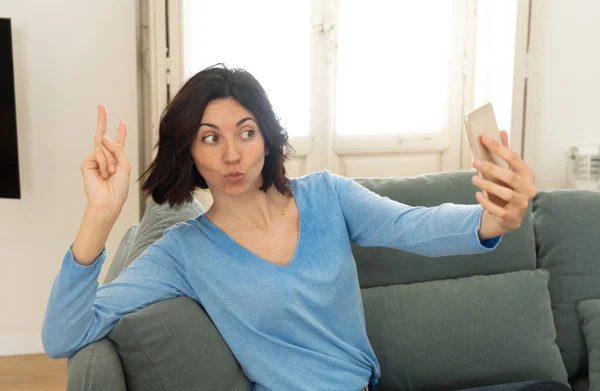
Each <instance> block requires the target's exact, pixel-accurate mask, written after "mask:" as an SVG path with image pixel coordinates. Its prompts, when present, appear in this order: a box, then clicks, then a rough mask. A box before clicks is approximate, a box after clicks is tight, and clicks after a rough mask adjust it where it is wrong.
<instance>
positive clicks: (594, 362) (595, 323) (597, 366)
mask: <svg viewBox="0 0 600 391" xmlns="http://www.w3.org/2000/svg"><path fill="white" fill-rule="evenodd" d="M578 310H579V311H578V312H579V316H580V318H581V320H582V321H583V334H584V335H585V342H586V344H587V349H588V356H589V366H588V368H589V382H590V391H600V299H593V300H584V301H582V302H581V303H579V306H578Z"/></svg>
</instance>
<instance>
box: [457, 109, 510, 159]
mask: <svg viewBox="0 0 600 391" xmlns="http://www.w3.org/2000/svg"><path fill="white" fill-rule="evenodd" d="M465 127H466V129H467V136H468V137H469V144H470V145H471V151H472V152H473V156H475V158H476V159H479V160H486V161H489V162H492V163H494V164H496V165H498V166H500V167H504V168H508V164H507V163H506V161H505V160H504V159H502V158H501V157H500V156H498V155H496V154H494V153H491V152H490V151H489V150H488V149H487V148H486V147H485V146H483V144H481V140H480V137H481V136H483V135H484V134H485V135H487V136H488V137H490V138H491V139H492V140H495V141H496V142H497V143H499V144H500V145H502V138H501V137H500V130H499V129H498V123H497V122H496V116H495V115H494V108H493V107H492V104H491V103H487V104H485V105H483V106H481V107H480V108H478V109H476V110H474V111H473V112H471V113H469V114H467V115H466V116H465Z"/></svg>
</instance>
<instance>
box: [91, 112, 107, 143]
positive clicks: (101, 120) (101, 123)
mask: <svg viewBox="0 0 600 391" xmlns="http://www.w3.org/2000/svg"><path fill="white" fill-rule="evenodd" d="M105 134H106V106H104V105H103V104H99V105H98V122H97V123H96V133H94V146H95V147H96V148H98V147H100V146H101V145H102V136H104V135H105Z"/></svg>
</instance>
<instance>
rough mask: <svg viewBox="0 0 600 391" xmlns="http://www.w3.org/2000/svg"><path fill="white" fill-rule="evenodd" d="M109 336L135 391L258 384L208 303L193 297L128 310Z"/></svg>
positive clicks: (218, 390) (245, 389)
mask: <svg viewBox="0 0 600 391" xmlns="http://www.w3.org/2000/svg"><path fill="white" fill-rule="evenodd" d="M108 337H109V338H110V339H111V340H112V341H114V343H115V347H116V349H117V352H118V353H119V356H120V357H121V361H122V362H123V371H124V373H125V379H126V382H127V389H128V390H129V391H136V390H139V391H153V390H157V391H158V390H160V391H165V390H166V391H171V390H172V391H175V390H190V391H193V390H212V391H230V390H233V391H250V390H252V383H251V382H250V381H249V380H248V378H247V377H246V376H245V375H244V372H243V371H242V369H241V367H240V365H239V364H238V362H237V361H236V359H235V357H234V356H233V354H232V353H231V351H230V350H229V347H228V346H227V344H226V342H225V340H224V339H223V337H222V336H221V334H220V333H219V331H218V330H217V328H216V327H215V326H214V324H213V323H212V321H211V320H210V317H209V316H208V314H207V313H206V312H205V311H204V308H203V307H202V306H201V305H199V304H198V303H197V302H195V301H194V300H192V299H190V298H188V297H185V296H179V297H176V298H173V299H168V300H164V301H160V302H157V303H154V304H151V305H149V306H148V307H145V308H142V309H140V310H138V311H136V312H133V313H130V314H127V315H125V316H124V317H123V318H121V319H120V320H119V323H118V324H117V326H116V327H115V328H114V329H113V330H112V331H111V332H110V334H109V335H108Z"/></svg>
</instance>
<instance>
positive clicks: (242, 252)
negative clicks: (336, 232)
mask: <svg viewBox="0 0 600 391" xmlns="http://www.w3.org/2000/svg"><path fill="white" fill-rule="evenodd" d="M296 185H297V183H296V180H295V178H292V179H290V189H291V192H292V196H293V197H294V201H295V202H296V208H297V209H298V239H297V241H296V248H295V249H294V253H293V255H292V258H291V260H290V261H289V262H288V263H287V264H285V265H280V264H277V263H273V262H271V261H268V260H266V259H264V258H263V257H261V256H259V255H257V254H255V253H253V252H252V251H250V250H248V249H247V248H246V247H244V246H242V245H241V244H239V243H238V242H236V241H235V240H233V239H232V238H231V236H229V235H228V234H227V233H226V232H225V231H223V230H222V229H221V228H219V227H218V226H216V225H215V224H214V223H213V222H212V221H210V219H208V218H207V217H206V213H203V214H201V215H200V216H199V217H198V219H197V220H198V221H199V222H200V223H201V224H202V225H203V226H204V227H206V228H208V230H209V232H210V233H211V234H213V235H215V236H216V237H217V238H218V239H219V240H218V242H219V243H224V244H225V247H226V248H225V249H223V250H225V251H233V253H234V254H235V255H239V256H241V257H250V258H252V259H254V260H256V261H258V262H260V263H262V264H267V266H269V265H271V266H273V267H276V268H280V269H287V268H289V267H290V266H293V265H294V263H296V262H295V261H296V258H298V256H299V255H298V253H299V251H300V246H301V245H302V240H301V239H302V215H303V212H302V197H298V188H297V186H296Z"/></svg>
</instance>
